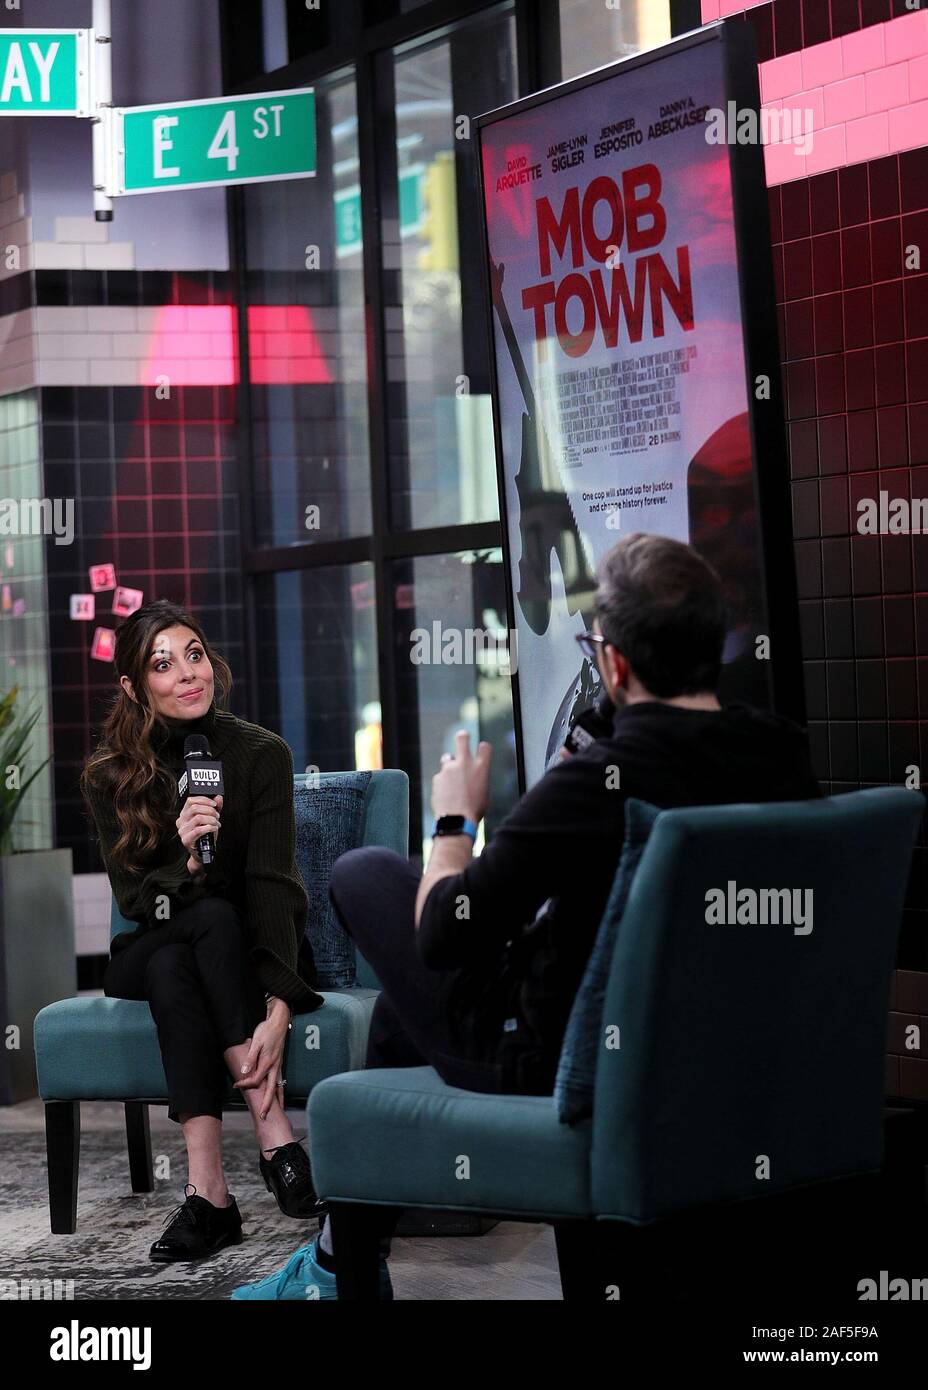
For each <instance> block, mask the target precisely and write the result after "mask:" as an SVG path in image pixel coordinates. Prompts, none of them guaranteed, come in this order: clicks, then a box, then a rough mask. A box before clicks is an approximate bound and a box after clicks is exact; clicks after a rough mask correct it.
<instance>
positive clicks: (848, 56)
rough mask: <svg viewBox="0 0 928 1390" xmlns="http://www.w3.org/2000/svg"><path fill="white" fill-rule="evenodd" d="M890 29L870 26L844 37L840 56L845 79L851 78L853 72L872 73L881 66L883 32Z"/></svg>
mask: <svg viewBox="0 0 928 1390" xmlns="http://www.w3.org/2000/svg"><path fill="white" fill-rule="evenodd" d="M891 27H892V26H891V25H889V24H871V25H869V26H868V28H866V29H858V30H856V32H855V33H853V34H845V35H844V38H843V39H842V40H841V55H842V59H843V62H844V75H845V77H851V76H852V75H853V74H854V73H855V72H872V71H873V69H874V68H881V67H882V66H883V61H884V60H883V30H884V29H889V28H891Z"/></svg>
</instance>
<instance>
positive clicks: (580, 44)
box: [560, 0, 670, 79]
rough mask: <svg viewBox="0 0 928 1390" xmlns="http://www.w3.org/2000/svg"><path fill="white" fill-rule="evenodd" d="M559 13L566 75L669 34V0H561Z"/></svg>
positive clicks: (664, 39) (649, 45) (623, 55)
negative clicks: (613, 0) (609, 0)
mask: <svg viewBox="0 0 928 1390" xmlns="http://www.w3.org/2000/svg"><path fill="white" fill-rule="evenodd" d="M560 14H561V70H562V73H563V76H564V78H565V79H566V78H568V77H576V76H577V75H578V74H579V73H581V72H589V71H590V70H591V69H592V68H601V67H603V66H604V65H605V64H606V63H612V62H614V61H615V60H616V58H627V57H628V55H629V54H630V53H640V52H641V51H642V49H645V48H655V47H656V46H657V44H659V43H666V42H667V41H668V39H669V38H670V0H622V3H621V4H618V3H613V4H608V3H603V0H560Z"/></svg>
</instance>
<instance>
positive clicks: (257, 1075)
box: [235, 999, 290, 1120]
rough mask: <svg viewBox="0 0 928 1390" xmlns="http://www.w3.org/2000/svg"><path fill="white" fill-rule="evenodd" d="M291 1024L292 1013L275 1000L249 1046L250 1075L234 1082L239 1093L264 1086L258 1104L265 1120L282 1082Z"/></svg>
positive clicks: (281, 1002) (245, 1062)
mask: <svg viewBox="0 0 928 1390" xmlns="http://www.w3.org/2000/svg"><path fill="white" fill-rule="evenodd" d="M289 1024H290V1010H289V1009H288V1008H287V1005H286V1004H285V1003H284V1001H283V1000H282V999H276V1000H275V1001H274V1003H273V1004H272V1005H271V1009H270V1012H269V1013H268V1016H267V1018H266V1019H265V1020H264V1022H263V1023H259V1024H258V1026H257V1028H256V1029H255V1031H254V1035H253V1037H252V1039H251V1042H250V1043H249V1045H248V1055H247V1057H246V1058H245V1061H244V1063H243V1065H244V1066H246V1067H247V1068H248V1075H247V1076H243V1077H242V1079H241V1080H240V1081H236V1082H235V1087H236V1090H242V1091H249V1090H253V1089H254V1088H255V1087H257V1086H263V1088H264V1089H263V1091H262V1093H261V1099H260V1105H259V1113H260V1115H261V1118H262V1120H264V1119H266V1118H267V1112H268V1110H269V1109H270V1108H271V1105H272V1104H273V1101H274V1093H275V1090H276V1088H277V1083H278V1081H279V1080H280V1071H281V1063H282V1062H283V1055H284V1043H285V1042H286V1040H287V1031H288V1027H289Z"/></svg>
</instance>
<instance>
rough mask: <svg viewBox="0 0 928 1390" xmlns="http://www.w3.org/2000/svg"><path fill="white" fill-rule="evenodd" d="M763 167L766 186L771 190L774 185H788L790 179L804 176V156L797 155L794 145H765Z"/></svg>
mask: <svg viewBox="0 0 928 1390" xmlns="http://www.w3.org/2000/svg"><path fill="white" fill-rule="evenodd" d="M764 167H765V169H766V173H767V185H768V187H771V188H772V187H773V185H774V184H777V183H789V182H790V180H791V179H803V178H805V176H806V161H805V156H804V155H801V154H799V152H798V151H797V149H796V146H795V145H765V146H764Z"/></svg>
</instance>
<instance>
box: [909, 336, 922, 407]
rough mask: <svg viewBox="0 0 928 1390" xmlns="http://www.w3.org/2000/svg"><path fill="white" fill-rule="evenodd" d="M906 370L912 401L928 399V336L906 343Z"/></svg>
mask: <svg viewBox="0 0 928 1390" xmlns="http://www.w3.org/2000/svg"><path fill="white" fill-rule="evenodd" d="M905 372H906V378H907V380H908V392H909V400H910V401H928V338H916V339H915V341H914V342H911V343H906V345H905Z"/></svg>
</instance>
